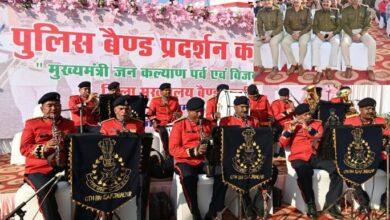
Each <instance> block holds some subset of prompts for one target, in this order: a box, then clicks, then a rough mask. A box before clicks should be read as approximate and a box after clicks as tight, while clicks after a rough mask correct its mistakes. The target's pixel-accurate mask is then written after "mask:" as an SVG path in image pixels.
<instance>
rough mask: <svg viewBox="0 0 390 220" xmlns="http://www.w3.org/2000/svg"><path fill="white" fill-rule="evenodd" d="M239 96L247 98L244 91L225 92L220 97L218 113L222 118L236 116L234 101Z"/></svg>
mask: <svg viewBox="0 0 390 220" xmlns="http://www.w3.org/2000/svg"><path fill="white" fill-rule="evenodd" d="M237 96H247V94H246V92H244V91H235V90H223V91H222V92H220V93H219V95H218V100H217V112H219V113H220V114H221V118H223V117H226V116H232V115H234V99H235V98H236V97H237Z"/></svg>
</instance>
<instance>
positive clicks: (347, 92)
mask: <svg viewBox="0 0 390 220" xmlns="http://www.w3.org/2000/svg"><path fill="white" fill-rule="evenodd" d="M349 95H351V90H350V89H343V90H341V91H338V92H337V97H340V98H341V99H342V100H343V102H344V103H350V100H349Z"/></svg>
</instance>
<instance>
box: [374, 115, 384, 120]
mask: <svg viewBox="0 0 390 220" xmlns="http://www.w3.org/2000/svg"><path fill="white" fill-rule="evenodd" d="M376 118H381V119H383V120H386V118H385V117H383V116H381V115H377V116H376Z"/></svg>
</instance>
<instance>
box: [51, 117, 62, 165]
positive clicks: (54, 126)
mask: <svg viewBox="0 0 390 220" xmlns="http://www.w3.org/2000/svg"><path fill="white" fill-rule="evenodd" d="M57 118H58V116H57V115H55V114H54V116H53V124H52V134H53V138H54V139H55V140H56V141H57V142H58V141H59V139H60V137H58V136H57V135H54V133H55V132H56V131H57V130H58V128H57ZM55 164H56V166H60V165H61V163H60V146H59V145H58V144H57V145H56V146H55Z"/></svg>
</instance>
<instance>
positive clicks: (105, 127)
mask: <svg viewBox="0 0 390 220" xmlns="http://www.w3.org/2000/svg"><path fill="white" fill-rule="evenodd" d="M113 107H114V113H115V118H110V119H107V120H105V121H103V122H102V127H101V129H100V133H101V134H103V135H118V134H120V133H122V132H132V133H137V134H143V133H144V132H145V124H144V123H143V121H141V120H138V119H135V118H131V106H130V105H129V102H128V100H127V99H126V97H125V96H121V97H118V98H117V99H116V100H115V101H114V103H113Z"/></svg>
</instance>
